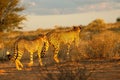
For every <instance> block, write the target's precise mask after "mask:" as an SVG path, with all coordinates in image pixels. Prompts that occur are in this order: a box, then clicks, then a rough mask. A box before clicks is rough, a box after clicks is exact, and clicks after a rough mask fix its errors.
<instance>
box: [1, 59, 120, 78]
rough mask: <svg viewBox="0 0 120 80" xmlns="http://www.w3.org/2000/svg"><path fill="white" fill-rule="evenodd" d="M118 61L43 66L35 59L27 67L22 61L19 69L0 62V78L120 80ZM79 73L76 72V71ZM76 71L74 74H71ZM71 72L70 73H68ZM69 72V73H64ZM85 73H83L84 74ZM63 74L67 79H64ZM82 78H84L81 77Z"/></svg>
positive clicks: (11, 64)
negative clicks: (30, 65) (21, 67)
mask: <svg viewBox="0 0 120 80" xmlns="http://www.w3.org/2000/svg"><path fill="white" fill-rule="evenodd" d="M119 63H120V61H103V60H102V61H101V60H97V61H86V60H85V61H79V62H64V63H60V64H51V65H50V64H49V65H45V66H43V67H41V66H39V65H38V62H37V61H35V63H34V66H32V67H31V68H30V67H27V64H26V62H24V61H23V64H24V68H23V70H21V71H18V70H16V68H15V64H14V63H9V62H8V61H1V62H0V80H27V79H28V80H60V77H64V78H61V79H64V80H68V77H69V78H71V79H69V80H72V78H73V80H76V78H75V77H78V78H79V79H78V80H82V79H83V78H82V79H81V78H80V76H77V75H78V74H79V75H81V76H82V77H86V76H85V75H89V74H90V75H89V77H88V76H87V77H88V79H87V80H120V64H119ZM77 70H78V71H79V73H76V71H77ZM72 72H73V73H76V75H74V76H73V75H72ZM70 73H71V74H70ZM66 74H69V75H66ZM84 74H85V75H84ZM65 76H66V78H67V79H65ZM83 80H84V79H83Z"/></svg>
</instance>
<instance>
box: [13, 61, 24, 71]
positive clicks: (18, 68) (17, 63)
mask: <svg viewBox="0 0 120 80" xmlns="http://www.w3.org/2000/svg"><path fill="white" fill-rule="evenodd" d="M15 64H16V68H17V70H22V68H23V65H22V63H21V62H20V61H19V60H16V61H15Z"/></svg>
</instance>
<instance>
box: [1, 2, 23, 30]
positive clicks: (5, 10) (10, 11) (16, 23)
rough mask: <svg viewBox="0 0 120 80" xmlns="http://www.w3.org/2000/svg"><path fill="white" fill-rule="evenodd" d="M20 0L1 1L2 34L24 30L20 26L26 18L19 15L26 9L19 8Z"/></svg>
mask: <svg viewBox="0 0 120 80" xmlns="http://www.w3.org/2000/svg"><path fill="white" fill-rule="evenodd" d="M19 1H20V0H0V32H4V31H12V30H14V29H22V26H20V24H21V23H22V21H23V20H25V16H22V15H20V14H18V12H21V11H23V10H24V9H25V8H24V7H22V6H19Z"/></svg>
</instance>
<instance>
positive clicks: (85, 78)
mask: <svg viewBox="0 0 120 80" xmlns="http://www.w3.org/2000/svg"><path fill="white" fill-rule="evenodd" d="M71 28H72V27H65V28H64V27H59V26H58V27H55V29H38V30H36V31H28V32H20V31H14V32H9V33H0V37H1V38H0V60H1V61H2V60H6V57H5V52H6V50H10V51H11V52H13V51H12V50H13V46H14V45H13V44H14V42H15V40H16V38H17V37H19V36H21V35H22V36H25V37H26V38H28V39H34V38H35V37H36V36H37V35H38V34H40V33H43V34H46V33H47V32H49V31H65V30H69V29H71ZM66 52H67V46H66V45H63V44H62V45H61V47H60V54H59V55H58V57H59V59H60V61H61V62H62V63H59V64H55V62H54V60H52V59H53V47H51V46H50V49H49V50H48V52H47V54H46V58H45V59H43V60H44V63H43V64H44V65H45V66H44V67H33V68H37V69H38V70H36V71H35V72H34V73H36V72H38V73H37V76H40V77H39V78H40V79H42V80H63V79H64V80H89V78H90V77H91V75H92V76H93V74H94V75H95V72H94V70H96V67H94V69H91V66H89V67H86V66H87V65H86V64H87V63H89V64H90V65H93V64H92V61H96V62H97V61H98V60H99V61H101V60H103V61H115V60H116V61H117V60H119V59H120V23H118V22H116V23H105V21H104V20H102V19H96V20H94V21H92V22H91V23H90V24H88V25H86V26H84V27H83V28H82V30H81V33H80V43H79V47H78V48H76V47H75V46H74V45H73V44H72V46H71V49H70V55H69V56H67V55H66V54H65V53H66ZM26 53H27V52H26ZM66 56H67V58H66ZM26 58H27V59H26ZM28 58H29V56H28V54H25V55H24V57H23V58H22V60H23V62H27V61H26V60H29V59H28ZM36 58H37V57H35V59H36ZM84 60H85V61H88V62H86V63H82V61H84ZM89 61H91V62H89ZM69 62H70V63H69ZM72 62H73V63H77V64H73V65H72ZM96 62H95V63H96ZM78 64H80V65H81V64H83V65H81V66H82V68H81V67H80V66H79V65H78ZM98 64H99V65H98V66H102V65H101V64H102V63H98ZM115 64H116V63H115ZM105 65H106V64H105ZM112 66H113V65H112ZM117 67H118V66H117ZM26 68H28V67H26ZM43 68H44V69H43ZM102 68H104V67H102ZM39 69H42V70H41V71H40V70H39ZM50 70H51V72H50ZM54 70H56V71H57V72H56V71H55V72H54ZM107 70H108V69H107ZM42 71H43V72H42ZM34 73H33V74H34ZM43 73H44V74H43ZM92 73H93V74H92ZM30 74H31V72H30ZM111 74H112V73H111ZM41 76H42V77H41Z"/></svg>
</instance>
